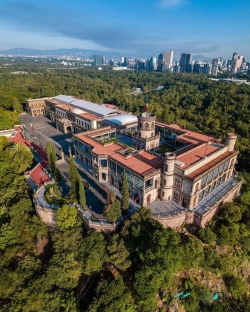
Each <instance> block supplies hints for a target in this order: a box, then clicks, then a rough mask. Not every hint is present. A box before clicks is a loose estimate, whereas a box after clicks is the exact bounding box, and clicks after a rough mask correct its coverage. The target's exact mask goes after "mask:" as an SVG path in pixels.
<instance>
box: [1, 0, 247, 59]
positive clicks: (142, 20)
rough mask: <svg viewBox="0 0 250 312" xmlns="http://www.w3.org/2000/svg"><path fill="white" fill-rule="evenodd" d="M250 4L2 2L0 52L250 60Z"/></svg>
mask: <svg viewBox="0 0 250 312" xmlns="http://www.w3.org/2000/svg"><path fill="white" fill-rule="evenodd" d="M249 9H250V2H249V1H248V0H241V2H240V4H239V3H236V2H235V1H232V0H228V1H226V0H221V1H219V3H218V1H215V0H211V1H209V2H207V1H203V0H201V1H199V3H196V2H195V1H194V0H185V1H184V0H165V1H164V0H155V1H148V0H145V1H143V2H142V1H139V0H134V1H131V0H127V1H126V2H125V1H115V0H110V1H108V2H105V3H104V2H103V1H101V0H96V1H95V3H94V6H93V2H90V1H84V3H82V1H80V0H74V1H71V2H70V3H65V2H63V3H62V2H59V1H58V0H57V1H53V4H51V2H49V1H48V0H44V1H43V2H42V3H34V2H33V1H31V0H22V1H18V0H8V1H7V0H3V1H2V5H1V8H0V29H1V30H0V33H1V36H0V38H1V39H0V50H7V49H12V48H17V47H22V48H32V49H41V50H45V49H56V48H80V49H95V50H102V51H117V52H121V54H124V55H125V56H129V57H149V56H151V55H155V56H157V55H158V54H159V53H161V52H163V51H170V50H174V53H175V55H178V54H180V53H183V52H190V53H193V54H202V55H204V56H206V57H209V58H216V57H220V56H222V57H223V58H228V59H231V57H232V53H233V52H235V51H236V50H237V52H238V53H239V55H243V56H245V57H247V58H250V52H249V51H250V33H249V34H248V33H247V32H244V31H240V30H239V27H236V25H239V26H240V25H243V26H244V28H245V29H250V21H249V18H248V12H249Z"/></svg>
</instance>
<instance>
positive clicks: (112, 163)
mask: <svg viewBox="0 0 250 312" xmlns="http://www.w3.org/2000/svg"><path fill="white" fill-rule="evenodd" d="M109 168H110V170H111V171H113V172H116V163H114V162H113V161H111V160H110V162H109Z"/></svg>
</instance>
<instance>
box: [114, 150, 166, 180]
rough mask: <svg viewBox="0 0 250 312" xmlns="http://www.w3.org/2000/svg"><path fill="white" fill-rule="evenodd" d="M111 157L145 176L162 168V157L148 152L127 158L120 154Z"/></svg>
mask: <svg viewBox="0 0 250 312" xmlns="http://www.w3.org/2000/svg"><path fill="white" fill-rule="evenodd" d="M111 158H112V159H114V160H116V161H118V162H120V163H121V164H122V165H124V166H125V167H127V168H128V169H130V170H133V171H135V172H137V173H139V174H140V175H142V176H147V175H149V174H151V173H153V172H154V171H156V170H158V169H160V168H162V167H163V163H164V159H160V158H158V157H156V156H154V155H152V154H150V153H148V152H142V153H140V154H136V155H134V156H131V157H128V158H126V157H125V156H123V155H121V154H114V155H112V156H111Z"/></svg>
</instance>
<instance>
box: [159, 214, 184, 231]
mask: <svg viewBox="0 0 250 312" xmlns="http://www.w3.org/2000/svg"><path fill="white" fill-rule="evenodd" d="M154 219H156V220H157V221H159V222H160V223H161V224H162V225H163V226H164V227H171V228H173V229H176V228H178V227H180V226H182V225H183V223H184V222H185V219H186V213H185V212H183V213H182V214H179V215H177V216H174V217H166V218H154Z"/></svg>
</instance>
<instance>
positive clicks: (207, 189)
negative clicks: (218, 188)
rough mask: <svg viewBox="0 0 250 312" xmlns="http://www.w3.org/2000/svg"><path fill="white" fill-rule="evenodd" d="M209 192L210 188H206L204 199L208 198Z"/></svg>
mask: <svg viewBox="0 0 250 312" xmlns="http://www.w3.org/2000/svg"><path fill="white" fill-rule="evenodd" d="M209 190H210V186H208V187H206V188H205V191H204V197H206V196H207V195H208V194H209Z"/></svg>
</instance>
